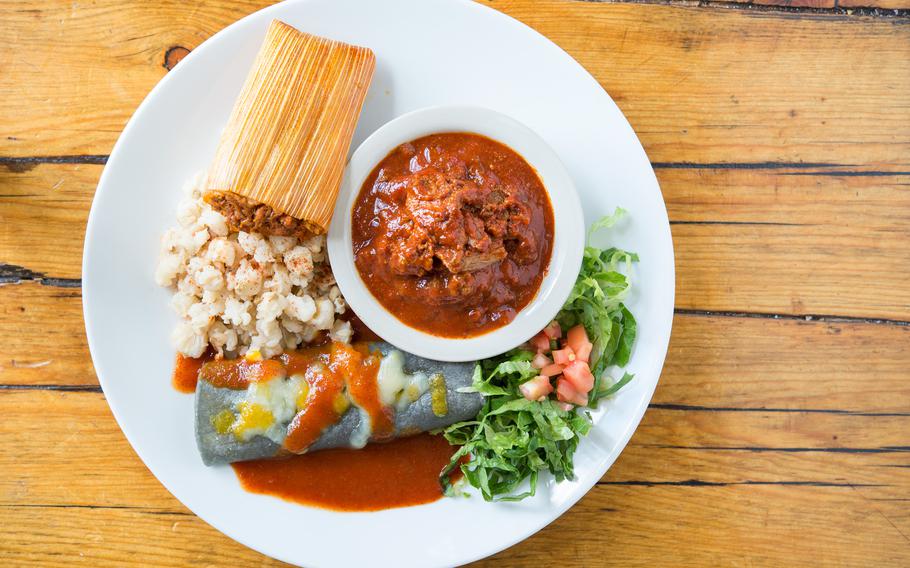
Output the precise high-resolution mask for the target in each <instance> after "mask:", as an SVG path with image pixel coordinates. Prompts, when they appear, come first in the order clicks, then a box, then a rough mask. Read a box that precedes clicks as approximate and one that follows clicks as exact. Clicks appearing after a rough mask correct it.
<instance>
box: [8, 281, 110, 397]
mask: <svg viewBox="0 0 910 568" xmlns="http://www.w3.org/2000/svg"><path fill="white" fill-rule="evenodd" d="M0 338H3V343H4V354H3V355H2V356H0V384H13V385H97V384H98V379H97V378H96V377H95V371H94V367H93V366H92V360H91V357H90V355H89V351H88V344H87V342H86V338H85V326H84V323H83V320H82V296H81V293H80V290H79V289H69V288H57V287H52V286H42V285H40V284H37V283H34V282H31V283H23V284H18V285H5V286H0Z"/></svg>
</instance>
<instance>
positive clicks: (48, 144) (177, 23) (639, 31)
mask: <svg viewBox="0 0 910 568" xmlns="http://www.w3.org/2000/svg"><path fill="white" fill-rule="evenodd" d="M263 4H264V2H256V1H238V2H222V3H210V4H205V5H192V4H187V3H185V2H177V1H165V2H156V3H154V4H147V3H129V4H123V3H119V2H114V1H113V0H107V1H105V2H97V3H92V4H87V5H85V6H82V7H81V8H80V9H78V10H72V9H70V3H68V2H63V1H62V0H57V1H55V2H48V3H42V4H40V8H37V9H36V8H35V4H34V2H32V1H28V0H20V1H18V2H12V3H6V4H5V5H4V10H5V20H4V21H5V24H4V25H5V26H6V27H7V29H9V31H10V33H9V34H8V36H9V38H10V39H9V41H7V42H4V45H2V46H0V62H2V65H3V72H4V77H5V79H4V81H3V83H2V85H5V86H2V87H0V124H2V125H3V130H4V131H3V132H2V133H0V134H2V136H0V156H36V155H66V154H76V155H78V154H105V153H108V152H109V151H110V149H111V147H112V145H113V142H114V140H115V139H116V137H117V134H118V133H119V132H120V129H121V128H122V126H123V124H124V123H125V121H126V120H127V118H128V117H129V115H130V113H131V112H132V111H133V109H135V107H136V105H137V104H138V103H139V101H140V100H141V98H142V97H143V96H144V95H145V93H147V92H148V90H149V89H151V87H152V86H153V85H154V84H155V83H156V82H157V81H158V80H159V79H160V78H161V77H162V76H163V75H164V73H165V72H166V69H165V67H164V66H163V65H164V61H165V54H166V52H167V50H168V49H169V48H171V47H173V46H182V47H185V48H189V49H192V48H194V47H195V46H197V45H198V44H199V43H200V42H201V41H202V40H203V39H204V38H205V37H208V36H209V35H211V34H212V33H214V32H215V31H217V30H218V29H220V28H222V27H223V26H224V25H226V24H228V23H230V22H232V21H233V20H235V19H236V18H238V17H239V16H241V15H243V14H245V13H248V12H250V11H252V10H254V9H255V8H257V7H260V6H262V5H263ZM489 4H490V5H491V6H493V7H495V8H496V9H498V10H501V11H503V12H505V13H507V14H509V15H511V16H514V17H516V18H518V19H519V20H521V21H523V22H525V23H527V24H528V25H530V26H531V27H533V28H536V29H538V30H540V31H542V32H543V33H544V34H545V35H547V36H548V37H549V38H550V39H552V40H554V41H555V42H556V43H558V44H559V45H560V46H562V47H563V48H564V49H566V50H567V51H568V52H569V53H570V54H571V55H572V56H573V57H575V58H576V59H577V60H578V61H579V62H580V63H581V64H582V65H584V66H585V67H586V68H587V69H588V70H589V71H591V73H592V74H593V75H594V76H595V77H596V78H597V79H598V81H600V83H601V84H602V85H603V86H604V88H605V89H606V90H607V91H608V92H609V93H610V94H611V95H612V96H613V98H614V99H615V100H616V102H617V104H619V106H620V108H621V109H622V111H623V112H624V113H625V114H626V116H627V117H628V118H629V121H630V122H631V124H632V126H633V127H634V128H635V130H636V132H637V133H638V135H639V137H640V138H641V139H642V141H643V143H644V145H645V149H646V150H647V151H648V154H649V156H650V157H651V159H652V160H654V161H656V162H710V163H714V162H765V161H772V162H833V163H850V164H857V163H877V162H887V163H898V164H907V156H908V155H910V126H908V125H910V108H908V106H907V105H906V104H905V99H904V97H903V94H904V93H906V92H907V91H908V89H910V56H908V55H910V41H908V38H910V26H906V25H902V22H905V21H906V20H905V19H904V18H867V17H848V16H843V15H830V16H825V15H813V17H805V18H803V17H798V16H794V15H793V14H791V13H773V12H748V11H744V10H730V9H725V8H713V7H712V8H690V7H672V6H657V5H629V4H599V3H588V2H566V1H546V2H528V1H527V0H498V1H496V2H491V3H489ZM734 53H735V54H736V56H735V57H734V56H732V54H734ZM846 53H849V54H850V56H849V57H844V54H846ZM807 58H808V60H811V61H812V65H805V64H804V62H805V61H806V60H807ZM48 69H50V70H53V71H52V72H48V71H47V70H48ZM64 70H65V71H64ZM64 73H65V74H64ZM857 76H862V77H863V78H864V81H863V82H862V83H857V82H856V81H855V80H854V78H855V77H857ZM18 85H29V89H28V90H22V89H19V88H18ZM88 93H90V94H91V96H86V95H87V94H88ZM47 108H65V109H67V112H66V113H65V114H61V115H59V116H52V115H50V114H48V113H47V112H45V109H47ZM843 109H850V112H843Z"/></svg>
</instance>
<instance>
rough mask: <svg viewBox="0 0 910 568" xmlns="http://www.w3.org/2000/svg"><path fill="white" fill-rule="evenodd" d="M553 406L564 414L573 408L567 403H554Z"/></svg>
mask: <svg viewBox="0 0 910 568" xmlns="http://www.w3.org/2000/svg"><path fill="white" fill-rule="evenodd" d="M553 404H555V405H556V407H557V408H560V409H562V410H565V411H566V412H568V411H570V410H572V409H573V408H575V407H574V406H573V405H571V404H569V403H568V402H554V403H553Z"/></svg>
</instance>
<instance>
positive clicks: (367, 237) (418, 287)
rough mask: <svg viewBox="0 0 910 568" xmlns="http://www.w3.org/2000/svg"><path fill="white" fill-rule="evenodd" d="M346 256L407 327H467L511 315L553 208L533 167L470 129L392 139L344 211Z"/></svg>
mask: <svg viewBox="0 0 910 568" xmlns="http://www.w3.org/2000/svg"><path fill="white" fill-rule="evenodd" d="M352 236H353V247H354V254H355V263H356V265H357V269H358V271H359V272H360V275H361V277H362V278H363V281H364V282H365V283H366V285H367V288H368V289H369V290H370V292H371V293H372V294H373V295H374V296H375V297H376V299H378V300H379V302H380V303H381V304H382V305H383V306H384V307H385V308H386V309H387V310H389V312H391V313H392V314H393V315H395V317H397V318H398V319H399V320H401V321H402V322H404V323H406V324H408V325H409V326H411V327H414V328H417V329H420V330H422V331H426V332H429V333H432V334H434V335H439V336H445V337H470V336H475V335H480V334H483V333H486V332H489V331H491V330H493V329H496V328H498V327H502V326H504V325H506V324H508V323H509V322H511V321H512V320H513V319H514V318H515V315H516V314H517V313H518V312H519V311H520V310H521V309H522V308H524V307H525V306H526V305H528V303H529V302H530V301H531V299H532V298H533V297H534V295H535V294H536V293H537V290H538V289H539V288H540V283H541V281H542V280H543V277H544V275H545V273H546V271H547V267H548V265H549V262H550V255H551V252H552V248H553V209H552V206H551V205H550V200H549V197H548V195H547V192H546V190H545V189H544V186H543V184H542V183H541V181H540V178H539V177H538V176H537V173H536V172H535V171H534V169H533V168H532V167H531V166H530V165H529V164H528V163H527V162H526V161H525V160H524V158H522V157H521V156H520V155H518V154H517V153H515V152H514V151H513V150H512V149H511V148H508V147H507V146H505V145H503V144H500V143H499V142H496V141H493V140H490V139H489V138H486V137H484V136H480V135H477V134H470V133H440V134H433V135H430V136H425V137H422V138H418V139H417V140H414V141H412V142H409V143H407V144H402V145H401V146H399V147H398V148H396V149H395V150H393V151H392V152H391V153H390V154H389V155H388V156H386V157H385V158H384V159H383V160H382V161H381V162H380V163H379V164H378V165H377V166H376V167H375V169H374V170H373V171H372V173H371V174H370V175H369V176H368V177H367V179H366V180H365V182H364V183H363V186H362V187H361V189H360V194H359V195H358V197H357V202H356V203H355V205H354V210H353V214H352Z"/></svg>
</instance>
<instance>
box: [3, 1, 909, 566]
mask: <svg viewBox="0 0 910 568" xmlns="http://www.w3.org/2000/svg"><path fill="white" fill-rule="evenodd" d="M268 3H269V2H266V1H265V0H221V1H217V2H215V1H210V2H204V3H203V2H196V3H187V2H179V1H177V0H163V1H161V2H156V3H120V2H115V1H114V0H91V1H87V2H79V3H71V2H64V1H63V0H53V1H48V2H35V1H34V0H11V1H9V2H4V3H3V5H2V6H0V21H2V22H3V23H2V24H0V30H2V31H3V32H4V33H3V39H4V41H3V42H2V44H0V340H2V341H3V346H4V353H5V355H3V356H0V416H2V417H3V420H0V440H2V442H0V472H2V474H0V564H3V565H12V566H18V565H25V564H35V565H41V566H70V565H74V564H76V565H78V564H85V565H91V566H129V565H141V566H153V565H154V566H186V565H197V564H199V565H202V564H204V565H217V566H232V565H241V566H247V565H263V566H273V565H280V563H279V562H276V561H272V560H270V559H268V558H265V557H264V556H261V555H259V554H257V553H255V552H253V551H251V550H249V549H247V548H244V547H243V546H241V545H239V544H237V543H235V542H233V541H231V540H230V539H228V538H227V537H224V536H223V535H221V534H219V533H218V532H217V531H215V530H214V529H212V528H211V527H209V526H208V525H206V524H205V523H204V522H203V521H201V520H200V519H198V518H197V517H195V516H194V515H192V514H191V513H190V512H189V511H188V510H186V509H185V508H184V507H183V506H182V505H181V504H180V503H178V502H177V501H176V500H175V499H174V498H173V497H172V496H171V495H170V494H169V493H168V492H167V491H166V490H165V489H164V488H163V486H161V484H160V483H159V482H158V481H157V480H156V479H155V478H154V477H153V476H152V475H151V473H150V472H149V471H148V470H147V469H146V468H145V466H144V465H143V464H142V463H141V461H140V460H139V459H138V457H137V456H136V454H135V453H134V452H133V451H132V449H131V448H130V446H129V444H128V443H127V441H126V439H125V438H124V436H123V434H122V433H121V432H120V430H119V428H118V426H117V424H116V422H115V421H114V420H113V417H112V416H111V413H110V410H109V408H108V406H107V404H106V403H105V400H104V396H103V394H102V393H101V392H100V389H99V388H98V386H97V384H98V383H97V379H96V377H95V375H94V371H93V368H92V364H91V361H90V358H89V355H88V349H87V346H86V340H85V333H84V330H83V322H82V314H81V289H80V280H79V279H80V276H81V275H80V265H81V251H82V239H83V235H84V226H85V221H86V218H87V215H88V210H89V207H90V203H91V198H92V195H93V193H94V188H95V185H96V183H97V179H98V176H99V175H100V172H101V169H102V164H103V163H104V161H105V159H106V154H107V153H109V152H110V149H111V147H112V145H113V142H114V140H115V139H116V137H117V136H118V134H119V132H120V130H121V129H122V127H123V124H124V123H125V121H126V120H127V118H128V117H129V115H130V113H131V112H132V111H133V110H134V109H135V107H136V105H137V104H138V103H139V101H141V99H142V98H143V97H144V96H145V95H146V93H147V92H148V91H149V89H151V87H152V86H153V85H154V84H155V83H156V82H157V81H158V80H159V79H160V78H161V77H163V76H164V75H165V74H166V73H167V72H168V70H169V69H173V68H174V67H175V66H179V61H180V60H181V59H182V57H183V56H185V55H186V54H187V53H188V52H189V51H190V50H192V49H194V48H195V47H196V46H198V45H199V44H200V43H201V42H202V41H203V40H204V39H205V38H207V37H208V36H210V35H211V34H212V33H214V32H215V31H217V30H219V29H221V28H222V27H224V26H225V25H227V24H229V23H231V22H233V21H235V20H236V19H238V18H239V17H241V16H243V15H245V14H247V13H249V12H251V11H253V10H255V9H258V8H259V7H262V6H264V5H266V4H268ZM482 3H484V4H487V5H489V6H491V7H493V8H495V9H498V10H501V11H504V12H505V13H507V14H509V15H512V16H514V17H517V18H518V19H520V20H521V21H523V22H525V23H527V24H528V25H530V26H531V27H533V28H535V29H537V30H539V31H540V32H541V33H543V34H544V35H546V36H547V37H549V38H550V39H552V40H554V41H555V42H556V43H558V44H559V45H560V46H561V47H563V48H564V49H566V50H567V51H568V52H569V53H570V54H571V55H572V56H573V57H575V58H576V59H577V60H578V61H579V62H581V63H582V64H583V65H584V66H585V67H586V68H587V69H589V70H590V71H591V72H592V74H593V75H594V76H595V77H596V78H597V80H598V81H599V82H600V83H601V84H602V85H603V86H604V88H605V89H606V90H607V91H608V92H609V93H610V94H611V95H612V96H613V98H614V99H615V100H616V102H617V104H618V105H619V106H620V108H621V109H622V111H623V112H624V113H625V114H626V116H627V117H628V118H629V120H630V122H631V123H632V125H633V127H634V128H635V129H636V132H637V133H638V135H639V136H640V138H641V140H642V142H643V144H644V146H645V149H646V151H647V152H648V155H649V157H650V158H651V160H652V161H653V163H654V166H655V170H656V172H657V175H658V177H659V181H660V184H661V188H662V191H663V194H664V198H665V201H666V204H667V209H668V213H669V216H670V219H671V222H672V223H673V226H672V230H673V237H674V245H675V247H676V260H677V275H678V277H677V298H676V303H677V306H676V307H677V315H676V317H675V319H674V330H673V337H672V339H671V344H670V350H669V353H668V356H667V361H666V365H665V368H664V372H663V375H662V378H661V382H660V384H659V386H658V389H657V391H656V392H655V394H654V398H653V399H652V402H651V406H650V409H649V411H648V412H647V413H646V414H645V417H644V419H643V421H642V423H641V425H640V427H639V428H638V430H637V431H636V433H635V435H634V436H633V438H632V440H631V442H630V443H629V445H628V447H627V448H626V450H625V451H624V452H623V454H622V455H621V456H620V458H619V460H618V461H617V463H616V464H614V466H613V467H612V468H611V469H610V471H609V472H608V473H607V474H606V475H605V476H604V478H603V479H602V480H601V481H600V482H599V484H598V485H596V486H595V487H594V489H592V491H591V492H590V493H589V494H588V495H587V496H586V497H585V498H583V499H582V500H581V501H580V502H579V503H578V504H577V505H576V506H575V507H573V508H572V510H571V512H569V513H567V514H566V515H563V516H562V517H561V518H560V519H558V520H557V521H556V522H555V523H553V524H552V525H551V526H550V527H548V528H547V529H545V530H544V531H541V532H540V533H538V534H537V535H534V536H533V537H531V538H530V539H528V540H527V541H525V542H523V543H521V544H520V545H517V546H515V547H512V548H510V549H508V550H506V551H504V552H502V553H500V554H498V555H496V556H494V557H493V558H491V559H489V560H487V561H484V562H481V563H478V564H477V565H478V566H480V565H483V566H509V567H511V566H516V567H517V566H537V565H550V564H552V563H553V562H554V558H559V559H569V560H567V561H571V562H573V563H576V564H578V565H584V566H612V565H618V566H619V565H621V566H667V565H672V566H706V565H712V566H713V565H723V566H727V565H746V566H793V565H836V566H870V565H871V566H906V565H908V564H910V508H908V507H907V503H908V501H907V500H908V497H910V434H908V433H910V381H908V378H910V349H907V346H908V345H910V324H908V322H910V247H908V246H907V243H908V242H910V192H908V191H907V188H908V186H910V158H908V156H910V25H907V24H908V23H910V13H907V12H906V11H905V12H901V13H900V14H898V15H897V16H895V17H886V16H885V14H886V13H888V11H887V10H884V9H887V8H899V9H904V10H906V9H908V8H910V3H908V2H907V0H754V1H753V2H743V3H741V4H742V5H740V6H738V7H737V6H736V4H734V3H713V2H703V3H701V4H702V5H701V6H696V5H694V4H695V3H689V5H682V4H683V3H682V2H680V3H676V2H673V1H671V2H669V4H671V5H666V4H667V3H665V2H661V1H660V0H655V1H654V2H653V3H652V4H650V5H649V4H638V3H636V4H622V3H599V2H575V1H559V0H545V1H542V2H532V1H530V0H496V1H492V0H486V1H484V2H482ZM803 7H808V8H810V9H803ZM852 7H879V8H882V9H883V10H877V11H876V10H860V11H858V12H855V13H852V14H851V13H850V10H847V11H844V10H843V8H852ZM804 316H809V317H808V319H806V318H804ZM166 381H167V378H166V377H163V378H162V384H166ZM304 532H306V533H307V538H312V537H313V534H315V535H316V537H317V538H318V527H307V528H306V531H304ZM554 551H555V552H554ZM554 554H555V556H554Z"/></svg>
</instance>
